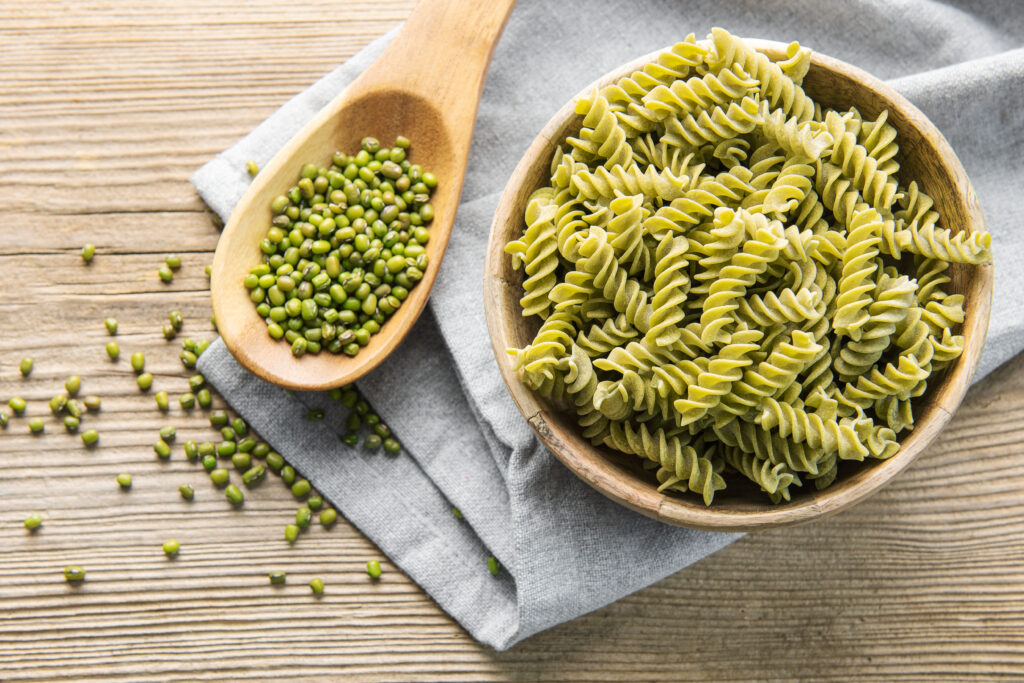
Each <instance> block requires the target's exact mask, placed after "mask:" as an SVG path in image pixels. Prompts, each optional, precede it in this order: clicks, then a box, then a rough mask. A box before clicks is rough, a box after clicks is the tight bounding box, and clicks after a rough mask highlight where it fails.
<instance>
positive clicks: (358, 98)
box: [210, 0, 514, 391]
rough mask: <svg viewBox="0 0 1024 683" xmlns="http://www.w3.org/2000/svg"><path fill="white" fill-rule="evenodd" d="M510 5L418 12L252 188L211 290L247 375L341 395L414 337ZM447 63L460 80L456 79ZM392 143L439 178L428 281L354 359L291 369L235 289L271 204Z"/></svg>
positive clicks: (322, 357) (421, 8)
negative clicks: (367, 150)
mask: <svg viewBox="0 0 1024 683" xmlns="http://www.w3.org/2000/svg"><path fill="white" fill-rule="evenodd" d="M513 4H514V0H501V1H500V2H497V1H496V2H492V3H479V4H478V3H476V2H474V0H430V1H429V2H422V3H421V4H420V5H418V6H417V8H416V9H415V10H414V12H413V14H412V15H411V16H410V17H409V19H408V20H407V21H406V24H405V26H404V27H403V29H402V31H401V32H400V33H399V35H398V36H396V38H395V40H394V41H393V42H392V43H391V44H390V45H389V46H388V48H386V50H385V51H384V53H383V54H382V55H381V56H380V57H379V58H378V59H377V60H376V61H375V62H374V63H373V64H372V65H371V66H370V67H369V68H368V69H367V70H366V71H365V72H363V74H362V75H361V76H360V77H359V78H357V79H356V80H355V81H354V82H353V83H352V84H351V85H350V86H349V87H348V88H347V89H346V90H345V91H343V92H342V93H341V94H340V95H338V96H337V97H336V98H335V99H334V100H333V101H332V102H331V103H330V104H328V105H327V106H326V107H324V109H323V110H322V111H321V112H320V113H319V114H317V115H316V116H315V117H314V118H313V119H312V120H311V121H310V122H309V123H307V124H306V125H305V126H304V127H303V128H302V130H300V131H299V132H298V133H297V134H296V135H295V137H293V138H292V139H291V140H290V141H289V142H288V143H287V144H285V146H284V147H282V148H281V150H280V151H279V152H278V153H277V154H276V155H275V156H274V158H273V159H271V161H270V163H268V164H267V165H266V166H265V167H264V168H263V169H262V170H261V171H260V172H259V173H258V174H257V175H256V177H255V178H254V179H253V182H252V185H250V187H249V189H248V190H247V191H246V193H245V195H244V196H243V197H242V199H241V200H240V201H239V203H238V205H237V206H236V207H235V210H234V211H233V212H232V214H231V218H230V219H229V220H228V223H227V225H226V226H225V227H224V232H223V233H222V234H221V238H220V241H219V242H218V244H217V251H216V253H215V255H214V259H213V267H212V271H211V284H210V287H211V294H212V297H213V310H214V315H215V316H216V320H217V329H218V331H219V332H220V334H221V337H222V338H223V339H224V343H225V344H226V345H227V347H228V349H229V350H230V351H231V353H232V355H233V356H234V357H235V358H236V359H237V360H238V361H239V362H240V363H241V364H242V365H243V366H245V367H246V368H247V369H249V370H250V371H251V372H253V373H254V374H256V375H258V376H259V377H261V378H263V379H265V380H267V381H269V382H273V383H274V384H278V385H281V386H285V387H288V388H291V389H301V390H310V391H313V390H323V389H329V388H332V387H336V386H341V385H343V384H347V383H349V382H352V381H355V380H356V379H358V378H359V377H362V376H363V375H364V374H366V373H367V372H369V371H370V370H372V369H373V368H375V367H376V366H377V365H379V364H380V363H381V362H382V361H383V360H384V359H385V358H386V357H387V356H388V354H390V353H391V351H393V350H394V349H395V348H396V347H397V346H398V344H399V343H400V342H401V341H402V339H403V338H404V337H405V335H406V334H407V333H408V332H409V330H410V329H411V328H412V326H413V324H414V323H415V322H416V320H417V318H419V315H420V313H421V312H422V311H423V307H424V306H425V305H426V302H427V298H428V296H429V295H430V289H431V286H432V285H433V283H434V278H435V277H436V276H437V272H438V268H439V266H440V264H441V259H442V257H443V256H444V250H445V247H446V246H447V245H448V237H449V235H450V234H451V229H452V224H453V222H454V220H455V212H456V209H457V207H458V202H459V194H460V192H461V190H462V181H463V177H464V174H465V169H466V160H467V158H468V154H469V143H470V139H471V136H472V130H473V122H474V119H475V118H476V109H477V104H478V102H479V97H480V91H481V89H482V86H483V80H484V76H485V74H486V70H487V66H488V64H489V63H490V58H491V54H492V52H493V48H494V43H495V42H496V41H497V38H498V36H499V35H500V34H501V30H502V28H503V27H504V25H505V21H506V20H507V18H508V14H509V12H510V11H511V9H512V6H513ZM442 29H444V30H442ZM436 35H444V36H445V42H444V44H439V43H438V41H437V40H436V39H433V40H431V39H430V36H436ZM452 64H458V65H459V69H458V70H457V71H455V70H453V69H452V68H451V66H452ZM398 135H404V136H405V137H407V138H409V140H410V141H411V142H412V146H411V148H410V150H409V160H410V161H411V162H412V163H416V164H420V165H421V166H422V167H423V169H424V170H425V171H430V172H432V173H434V175H436V176H437V178H438V184H437V188H436V189H435V190H434V193H433V195H432V196H431V204H432V205H433V207H434V220H433V221H431V222H430V223H429V224H428V229H429V232H430V240H429V241H428V242H427V244H426V246H425V250H426V254H427V257H428V259H429V264H428V266H427V268H426V269H425V270H424V274H423V279H422V280H421V281H420V282H419V283H417V285H416V286H415V287H413V288H411V289H410V291H409V296H408V298H407V299H406V300H405V301H404V302H403V304H402V306H401V307H400V308H399V309H398V310H397V311H396V312H395V314H394V315H393V316H391V317H390V318H389V319H388V320H387V322H385V323H384V324H383V325H381V329H380V332H378V333H377V334H375V335H373V336H372V337H371V338H370V343H369V344H368V345H367V346H365V347H363V348H362V349H361V350H360V351H359V353H358V354H357V355H356V356H353V357H349V356H346V355H342V354H332V353H328V352H326V351H325V352H321V353H319V354H316V355H306V356H303V357H301V358H296V357H294V356H293V355H292V353H291V347H290V345H289V344H287V343H285V342H283V341H279V340H276V339H273V338H272V337H271V336H270V335H269V334H268V333H267V326H266V323H265V322H264V320H263V319H262V318H261V317H260V316H259V314H258V313H257V312H256V307H255V305H254V304H253V303H252V301H251V300H250V298H249V292H248V290H246V289H245V287H244V286H243V284H242V281H243V279H244V278H245V276H246V275H247V274H248V273H249V270H250V269H251V268H252V267H253V266H255V265H257V264H258V263H260V262H261V261H262V257H263V254H262V252H261V251H260V248H259V244H260V240H261V239H263V237H264V236H265V235H266V232H267V230H268V229H269V228H270V225H271V223H270V221H271V219H272V217H273V213H272V211H271V208H270V205H271V202H272V201H273V199H274V198H275V197H277V196H278V195H282V194H286V193H287V191H288V189H289V188H290V187H292V186H293V185H294V184H295V182H296V181H297V180H298V178H299V174H300V172H301V169H302V167H303V166H304V165H305V164H307V163H314V164H317V165H323V166H329V165H330V158H331V155H332V154H333V153H334V152H335V151H341V152H343V153H347V154H350V153H355V152H356V151H357V150H358V149H359V148H360V141H361V140H362V139H363V138H364V137H366V136H371V137H375V138H377V139H379V140H380V142H381V144H382V145H390V144H391V143H392V142H393V141H394V139H395V137H396V136H398Z"/></svg>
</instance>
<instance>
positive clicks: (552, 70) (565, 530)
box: [192, 0, 1024, 649]
mask: <svg viewBox="0 0 1024 683" xmlns="http://www.w3.org/2000/svg"><path fill="white" fill-rule="evenodd" d="M423 1H428V0H423ZM726 5H727V7H725V6H726ZM625 7H626V6H625V5H623V4H622V3H619V2H615V1H614V0H600V1H598V0H591V1H587V2H583V1H579V2H568V3H564V2H557V3H556V2H548V1H546V0H520V2H519V5H518V7H517V8H516V9H515V11H514V12H513V13H512V17H511V19H510V21H509V24H508V27H507V28H506V30H505V34H504V36H503V38H502V39H501V42H500V44H499V45H498V47H497V50H496V51H495V55H494V61H493V63H492V65H491V70H490V74H489V76H488V79H487V85H486V87H485V89H484V94H483V99H482V101H481V104H480V111H479V115H478V117H477V125H476V131H475V134H474V139H473V148H472V153H471V156H470V160H469V169H468V172H467V177H466V184H465V189H464V190H463V194H462V204H461V206H460V208H459V213H458V218H457V220H456V224H455V229H454V231H453V233H452V238H451V242H450V244H449V247H448V251H447V255H446V257H445V259H444V263H443V265H442V267H441V272H440V274H439V277H438V279H437V283H436V285H435V288H434V292H433V294H432V297H431V301H430V305H429V307H428V308H427V310H426V312H425V313H424V314H423V317H422V318H421V320H420V321H419V323H418V324H417V326H416V329H415V330H414V331H413V333H412V334H410V335H409V337H408V339H407V340H406V341H405V343H404V344H403V345H402V347H401V348H400V349H399V350H398V351H397V352H396V353H395V354H394V355H393V356H392V357H391V358H390V359H389V360H388V362H387V363H386V364H385V365H384V366H383V367H381V368H380V369H378V370H377V371H375V372H374V373H373V374H372V375H370V376H368V377H367V378H365V379H364V380H363V381H360V382H359V387H360V389H361V390H362V391H363V393H364V394H365V395H366V396H367V398H368V399H369V400H370V401H371V402H372V404H373V405H374V406H375V408H376V409H377V410H379V411H380V413H381V416H382V417H383V419H384V420H385V421H386V422H387V423H388V424H389V425H391V427H392V428H393V429H394V431H395V432H396V433H397V435H398V436H399V437H400V438H401V440H402V443H403V444H404V446H405V451H404V452H403V453H401V454H400V455H398V456H387V455H381V454H378V455H370V454H367V453H366V452H364V451H363V450H361V449H358V448H356V449H353V448H348V447H346V446H344V445H343V444H341V443H340V442H339V441H338V433H339V432H340V431H341V429H340V426H341V424H342V417H343V416H342V414H341V412H340V411H339V409H338V407H337V405H334V404H333V403H332V402H331V401H329V400H327V399H326V397H325V395H323V394H294V395H291V394H288V393H286V392H284V391H283V390H281V389H279V388H277V387H274V386H271V385H268V384H265V383H263V382H261V381H259V380H257V379H255V378H254V377H253V376H251V375H250V374H248V373H247V372H245V371H244V370H243V369H242V368H241V367H239V365H237V364H236V363H235V361H234V360H233V359H232V357H231V355H230V354H229V353H228V352H227V350H226V349H225V347H224V346H223V344H222V343H220V342H219V341H218V342H217V343H215V344H214V345H213V346H211V347H210V349H209V351H207V352H206V353H205V354H204V355H203V357H202V359H201V360H200V369H201V370H202V372H203V374H204V375H205V376H206V377H207V378H208V379H209V380H210V381H211V382H212V383H213V385H214V386H215V387H216V388H217V389H218V390H219V391H220V392H221V393H222V394H223V395H224V396H225V397H226V398H227V400H228V402H229V403H230V404H231V405H232V407H233V408H235V410H237V411H238V412H239V413H240V414H241V415H243V416H244V417H245V419H246V420H248V421H249V423H250V424H251V425H253V427H254V428H255V429H256V430H257V431H258V432H259V433H260V434H261V435H263V437H264V438H266V439H267V440H268V441H269V442H270V443H271V444H273V446H274V447H275V448H276V449H277V450H278V451H280V452H281V453H282V454H283V455H284V456H285V457H286V458H287V459H288V461H289V462H290V463H292V464H293V465H294V466H295V467H296V468H297V469H298V470H299V471H300V472H302V473H303V474H304V475H305V476H306V477H308V478H309V479H310V481H312V482H313V484H314V485H315V486H316V488H317V489H319V490H320V491H322V492H323V494H324V495H325V496H326V497H327V498H328V499H330V500H331V501H332V502H333V503H334V504H335V505H337V506H338V508H339V509H340V511H341V512H342V513H343V514H344V515H345V517H346V518H347V519H348V520H349V521H350V522H352V523H353V524H355V525H356V526H357V527H358V528H359V529H360V530H361V531H362V532H363V533H365V534H366V535H367V536H368V537H369V538H370V539H372V540H373V541H374V542H375V543H376V544H377V545H378V546H379V547H380V548H381V550H382V551H384V552H385V553H387V555H388V556H389V557H390V558H391V560H392V561H393V562H394V563H395V564H396V565H398V566H399V567H400V568H401V569H402V570H403V571H404V572H406V573H407V574H408V575H409V576H410V577H411V578H412V579H413V580H415V581H416V582H417V583H418V584H419V585H421V586H422V587H423V588H424V589H425V590H426V591H427V592H428V593H429V594H430V595H431V596H432V597H433V598H434V599H435V600H436V601H437V603H438V604H439V605H440V606H441V607H442V608H443V609H444V610H445V611H447V612H448V613H449V614H450V615H452V616H453V617H454V618H455V619H457V620H458V621H459V622H460V623H461V624H462V625H463V626H464V627H465V628H466V629H467V630H468V631H469V632H470V633H471V634H472V635H473V637H475V638H477V639H478V640H480V641H481V642H483V643H486V644H488V645H490V646H493V647H495V648H497V649H505V648H507V647H510V646H511V645H513V644H515V643H516V642H518V641H520V640H522V639H523V638H526V637H528V636H530V635H532V634H534V633H537V632H539V631H541V630H543V629H546V628H549V627H551V626H554V625H555V624H558V623H561V622H563V621H566V620H569V619H572V618H574V617H577V616H579V615H581V614H584V613H586V612H589V611H591V610H594V609H597V608H599V607H601V606H603V605H606V604H608V603H610V602H612V601H614V600H617V599H619V598H621V597H623V596H625V595H627V594H629V593H631V592H633V591H636V590H638V589H640V588H643V587H644V586H647V585H649V584H651V583H653V582H655V581H658V580H659V579H661V578H663V577H665V576H668V575H670V574H672V573H674V572H676V571H678V570H679V569H681V568H683V567H686V566H687V565H689V564H691V563H693V562H695V561H697V560H699V559H701V558H702V557H705V556H706V555H708V554H710V553H712V552H714V551H716V550H718V549H719V548H721V547H723V546H725V545H726V544H728V543H730V542H731V541H733V540H735V539H736V538H738V536H737V535H735V534H714V533H703V532H696V531H690V530H687V529H678V528H673V527H670V526H666V525H663V524H660V523H658V522H654V521H652V520H650V519H647V518H645V517H642V516H640V515H637V514H634V513H632V512H629V511H627V510H626V509H624V508H621V507H620V506H618V505H617V504H615V503H612V502H610V501H609V500H607V499H605V498H604V497H602V496H601V495H600V494H598V493H596V492H594V491H593V490H591V489H590V488H589V487H587V486H586V485H584V484H582V483H581V482H580V481H579V480H578V479H576V477H574V476H573V475H572V474H570V473H569V472H568V471H567V470H566V469H565V468H564V467H563V466H562V465H561V464H560V463H558V461H557V460H555V459H554V458H553V457H552V456H551V454H550V453H548V452H547V451H546V450H545V449H544V448H543V447H542V446H541V445H540V444H539V443H538V441H537V440H536V439H535V437H534V436H533V434H532V432H531V431H530V429H529V427H528V426H527V424H526V422H525V421H524V420H523V418H522V417H521V416H520V414H519V412H518V411H517V410H516V408H515V406H514V405H513V403H512V401H511V399H510V398H509V396H508V393H507V390H506V388H505V386H504V384H503V383H502V380H501V377H500V376H499V374H498V370H497V367H496V364H495V362H494V358H493V356H492V354H491V349H490V344H489V341H488V335H487V329H486V326H485V323H484V316H483V302H482V287H481V283H482V281H483V262H484V246H485V244H486V241H487V235H488V231H489V228H490V222H491V217H492V215H493V212H494V209H495V207H496V205H497V202H498V198H499V195H500V193H501V191H502V189H503V187H504V185H505V182H506V181H507V179H508V177H509V175H510V174H511V172H512V169H513V168H514V167H515V165H516V163H517V162H518V160H519V158H520V156H521V155H522V153H523V152H524V151H525V150H526V148H527V146H528V145H529V144H530V142H531V141H532V139H533V138H534V136H535V135H536V134H537V132H538V131H539V130H540V129H541V128H542V127H543V126H544V124H545V123H546V122H547V120H548V118H550V116H551V115H552V114H553V113H554V112H555V111H556V110H557V109H558V108H559V107H560V106H561V105H562V104H563V103H564V102H566V101H567V100H568V99H569V98H570V97H572V96H573V95H574V94H576V92H578V91H579V90H580V89H582V88H583V87H584V86H585V85H586V84H587V83H589V82H590V81H592V80H594V79H595V78H597V77H598V76H600V75H602V74H604V73H605V72H607V71H609V70H611V69H612V68H614V67H615V66H617V65H618V64H621V63H623V62H625V61H628V60H632V59H634V58H635V57H637V56H638V55H642V54H645V53H648V52H651V51H653V50H656V49H659V48H661V47H664V46H667V45H670V44H672V43H674V42H676V41H678V40H680V39H682V38H683V37H685V36H686V35H687V34H688V33H690V32H695V33H697V34H698V36H703V35H704V34H706V33H707V32H708V31H709V30H710V28H711V27H712V26H716V25H717V26H723V27H725V28H727V29H729V30H730V31H732V32H733V33H736V34H738V35H742V36H751V37H763V38H770V39H775V40H780V41H787V42H788V41H790V40H799V41H800V42H801V43H803V44H805V45H807V46H808V47H811V48H813V49H816V50H820V51H822V52H825V53H827V54H830V55H832V56H835V57H838V58H840V59H843V60H846V61H848V62H851V63H853V64H857V65H859V66H861V67H863V68H865V69H867V70H868V71H870V72H872V73H874V74H876V75H878V76H879V77H881V78H885V79H890V82H891V83H892V84H893V86H894V87H896V89H898V90H899V91H901V92H902V93H903V94H905V95H906V96H907V97H908V98H909V99H910V100H911V101H912V102H914V103H915V104H916V105H917V106H919V107H920V108H921V109H922V110H923V111H924V112H925V114H927V115H928V116H929V117H930V118H931V119H932V121H934V122H935V124H936V125H937V126H938V127H939V129H940V130H942V131H943V133H944V134H945V135H946V137H947V138H948V139H949V141H950V142H951V143H952V145H953V148H954V149H955V150H956V151H957V153H958V154H959V155H960V158H961V160H962V161H963V163H964V166H965V167H966V169H967V172H968V173H969V174H970V176H971V178H972V180H973V182H974V186H975V188H976V189H977V191H978V195H979V196H980V198H981V202H982V205H983V207H984V209H985V213H986V216H987V219H988V223H989V228H990V229H991V231H992V233H993V234H994V237H995V240H994V242H995V244H994V247H993V251H994V253H995V258H996V294H995V302H994V309H993V316H992V328H991V332H990V334H989V343H988V346H987V349H986V352H985V354H984V356H983V358H982V361H981V366H980V368H979V369H978V374H977V377H978V378H980V377H982V376H984V375H985V374H986V373H988V372H990V371H992V370H993V369H995V368H996V367H997V366H998V365H999V364H1001V363H1002V362H1004V361H1005V360H1007V359H1009V358H1010V357H1011V356H1013V355H1014V354H1016V353H1017V352H1018V351H1020V350H1021V348H1022V347H1024V318H1022V316H1021V306H1022V303H1021V302H1022V301H1024V291H1022V290H1024V278H1021V277H1020V275H1021V274H1022V271H1024V265H1022V263H1021V262H1020V260H1019V259H1013V258H1012V257H1011V255H1013V254H1019V253H1024V252H1022V250H1021V247H1022V246H1024V244H1022V242H1024V230H1019V229H1015V228H1014V227H1013V226H1014V225H1015V224H1016V223H1017V222H1018V220H1019V213H1018V211H1017V210H1016V205H1015V197H1016V196H1018V195H1019V193H1020V189H1019V188H1020V187H1021V186H1022V185H1024V107H1022V106H1021V105H1022V102H1021V93H1022V92H1024V49H1021V46H1022V44H1024V43H1022V38H1024V3H1019V2H1017V1H1016V0H1003V1H1001V2H999V1H982V0H979V1H978V2H968V1H963V0H962V1H959V2H956V1H953V2H950V1H947V2H941V3H940V2H930V1H928V0H903V1H899V2H897V1H895V0H892V1H886V0H855V1H851V0H827V1H823V0H744V1H741V2H732V3H722V2H720V1H719V0H693V1H691V2H686V3H682V2H671V1H669V0H635V1H634V2H632V3H630V9H629V10H628V11H627V10H626V9H625ZM393 34H394V31H392V32H391V33H389V34H388V35H385V36H382V37H381V38H379V39H378V40H376V41H375V42H374V43H372V44H371V45H369V46H368V47H367V48H365V49H364V50H363V51H361V52H360V53H359V54H357V55H356V56H355V57H353V58H352V59H351V60H349V61H348V62H347V63H345V64H343V65H342V66H340V67H338V68H337V69H336V70H335V71H333V72H331V73H330V74H328V75H327V76H325V77H323V78H322V79H321V80H320V81H318V82H317V83H315V84H314V85H312V86H311V87H310V88H309V89H308V90H306V91H304V92H302V93H301V94H299V95H297V96H296V97H295V98H294V99H292V100H291V101H290V102H288V103H287V104H285V105H284V106H283V107H282V108H281V109H280V110H279V111H278V112H276V113H275V114H274V115H273V116H271V117H270V118H269V119H267V120H266V121H265V122H264V123H263V124H261V125H260V126H259V127H258V128H257V129H256V130H254V131H253V132H252V133H251V134H249V135H248V136H246V137H245V138H244V139H242V140H241V141H240V142H239V143H238V144H236V145H235V146H234V147H232V148H231V149H229V150H227V151H226V152H224V153H223V154H221V155H219V156H218V157H217V158H216V159H214V160H213V161H211V162H210V163H208V164H206V165H205V166H203V167H202V168H201V169H199V170H198V171H197V172H196V174H195V175H194V177H193V178H192V182H193V183H194V184H195V186H196V189H197V190H198V191H199V193H200V195H202V197H203V199H205V200H206V202H207V203H208V204H209V206H210V207H211V208H212V209H213V210H214V211H216V212H217V213H218V214H220V216H221V217H223V218H225V219H226V218H227V217H228V214H229V213H230V212H231V210H232V208H233V207H234V205H235V203H236V202H237V201H238V199H239V198H240V197H241V195H242V193H243V192H244V191H245V188H246V186H247V184H248V176H247V175H246V171H245V161H246V160H248V159H255V160H256V161H257V162H260V163H261V164H262V163H264V162H266V161H267V160H268V159H270V157H271V156H273V154H274V153H275V152H276V150H277V149H278V148H279V146H280V145H281V144H282V143H283V142H284V141H285V140H287V139H288V138H289V137H290V136H291V135H292V134H293V133H295V132H296V131H297V130H298V129H299V128H300V127H301V126H302V125H303V124H304V123H305V122H306V121H307V120H308V119H309V118H310V117H311V116H312V115H313V114H314V113H315V112H316V111H317V110H318V109H320V108H321V107H322V106H323V105H324V104H326V103H327V102H328V101H329V100H330V99H331V98H332V97H333V96H334V95H335V94H336V93H337V92H339V91H341V90H342V89H343V88H344V86H345V85H346V84H347V83H348V82H350V81H351V80H352V79H353V78H354V77H355V76H356V75H357V74H358V73H359V72H360V71H361V70H362V69H363V68H364V67H365V66H366V65H367V64H369V63H370V62H371V61H372V60H373V59H374V58H375V57H376V56H377V55H378V54H379V53H380V52H381V50H382V49H383V47H384V46H385V45H386V44H387V42H388V41H389V40H390V39H391V37H392V36H393ZM439 38H443V37H441V36H439ZM368 132H371V131H368ZM414 142H415V141H414ZM326 151H328V150H325V152H326ZM442 182H443V179H442ZM310 407H320V408H324V409H325V410H326V411H327V419H326V420H324V421H323V422H320V423H310V422H307V421H305V420H303V419H302V417H303V416H304V415H305V413H306V411H307V410H308V409H309V408H310ZM452 505H456V506H458V507H459V508H460V509H461V510H462V513H463V514H464V516H465V521H460V520H459V519H457V518H455V517H454V516H453V515H452V513H451V511H450V509H451V506H452ZM490 554H494V555H495V556H496V557H497V558H498V559H499V560H500V561H501V564H502V566H503V570H502V572H501V573H500V574H499V575H498V576H496V577H494V576H491V574H490V573H489V572H488V571H487V565H486V558H487V556H488V555H490Z"/></svg>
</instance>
